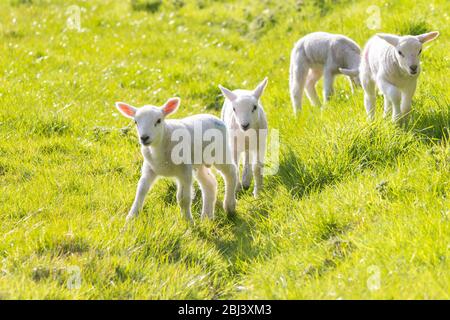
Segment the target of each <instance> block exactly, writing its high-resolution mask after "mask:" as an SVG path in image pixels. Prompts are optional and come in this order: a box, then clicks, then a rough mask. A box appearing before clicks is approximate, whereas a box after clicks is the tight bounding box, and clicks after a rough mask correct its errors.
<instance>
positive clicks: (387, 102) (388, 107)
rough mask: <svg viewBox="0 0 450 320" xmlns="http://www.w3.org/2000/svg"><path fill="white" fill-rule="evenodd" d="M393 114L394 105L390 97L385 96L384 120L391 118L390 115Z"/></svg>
mask: <svg viewBox="0 0 450 320" xmlns="http://www.w3.org/2000/svg"><path fill="white" fill-rule="evenodd" d="M391 112H392V104H391V101H390V100H389V97H388V96H386V95H385V96H384V111H383V118H387V117H389V114H390V113H391Z"/></svg>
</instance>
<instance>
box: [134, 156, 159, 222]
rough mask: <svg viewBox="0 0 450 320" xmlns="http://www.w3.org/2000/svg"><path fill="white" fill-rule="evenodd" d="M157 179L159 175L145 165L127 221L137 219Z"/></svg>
mask: <svg viewBox="0 0 450 320" xmlns="http://www.w3.org/2000/svg"><path fill="white" fill-rule="evenodd" d="M156 177H157V175H156V174H155V172H153V170H152V169H151V168H150V166H149V165H147V164H145V163H144V165H143V166H142V175H141V178H140V179H139V182H138V186H137V190H136V197H135V199H134V202H133V205H132V206H131V209H130V212H129V213H128V215H127V221H129V220H130V219H132V218H134V217H136V216H137V215H138V213H139V211H141V210H142V207H143V205H144V199H145V196H146V195H147V193H148V190H150V187H151V186H152V184H153V182H155V179H156Z"/></svg>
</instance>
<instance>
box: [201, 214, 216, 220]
mask: <svg viewBox="0 0 450 320" xmlns="http://www.w3.org/2000/svg"><path fill="white" fill-rule="evenodd" d="M200 219H201V220H202V221H205V220H211V221H212V220H214V213H206V212H203V213H202V214H201V215H200Z"/></svg>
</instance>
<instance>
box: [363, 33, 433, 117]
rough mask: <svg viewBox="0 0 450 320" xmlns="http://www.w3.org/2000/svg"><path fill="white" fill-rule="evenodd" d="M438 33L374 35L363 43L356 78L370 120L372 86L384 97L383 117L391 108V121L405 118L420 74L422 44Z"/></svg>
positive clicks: (371, 115)
mask: <svg viewBox="0 0 450 320" xmlns="http://www.w3.org/2000/svg"><path fill="white" fill-rule="evenodd" d="M438 35H439V33H438V32H429V33H425V34H422V35H419V36H396V35H391V34H377V35H375V36H374V37H372V38H371V39H370V40H369V41H368V42H367V44H366V46H365V48H364V52H363V57H362V61H361V66H360V78H361V84H362V86H363V89H364V105H365V107H366V111H367V115H368V117H369V119H370V120H372V119H374V117H375V106H376V104H375V99H376V95H375V90H376V87H378V89H379V90H380V91H381V93H382V94H383V96H384V116H385V117H386V116H388V114H389V113H390V111H391V109H392V120H393V121H398V120H399V119H401V118H403V119H404V120H405V121H406V120H407V118H406V116H407V114H408V113H409V112H410V111H411V101H412V97H413V95H414V92H415V91H416V86H417V79H418V77H419V74H420V55H421V52H422V45H423V44H424V43H426V42H428V41H431V40H433V39H435V38H436V37H437V36H438Z"/></svg>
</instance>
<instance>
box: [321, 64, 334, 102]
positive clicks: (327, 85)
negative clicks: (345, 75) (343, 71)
mask: <svg viewBox="0 0 450 320" xmlns="http://www.w3.org/2000/svg"><path fill="white" fill-rule="evenodd" d="M334 77H335V75H334V74H333V73H332V72H331V71H330V70H326V69H325V70H324V74H323V101H324V102H328V101H329V100H330V98H331V96H332V95H333V93H334V89H333V83H334Z"/></svg>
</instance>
